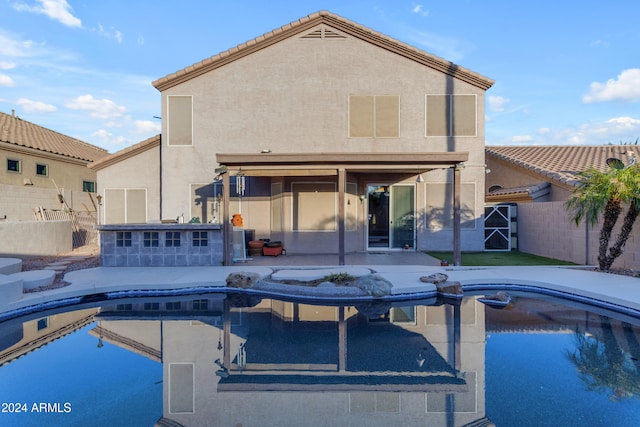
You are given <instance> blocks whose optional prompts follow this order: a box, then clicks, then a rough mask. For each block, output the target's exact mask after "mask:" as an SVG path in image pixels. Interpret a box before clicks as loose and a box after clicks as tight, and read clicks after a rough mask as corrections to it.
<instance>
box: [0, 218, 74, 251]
mask: <svg viewBox="0 0 640 427" xmlns="http://www.w3.org/2000/svg"><path fill="white" fill-rule="evenodd" d="M72 248H73V242H72V230H71V222H69V221H18V222H0V256H12V257H18V258H21V257H27V256H49V255H58V254H61V253H67V252H71V249H72Z"/></svg>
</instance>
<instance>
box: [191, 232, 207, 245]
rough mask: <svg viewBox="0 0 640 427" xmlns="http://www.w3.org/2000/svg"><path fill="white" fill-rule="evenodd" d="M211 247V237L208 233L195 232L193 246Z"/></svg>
mask: <svg viewBox="0 0 640 427" xmlns="http://www.w3.org/2000/svg"><path fill="white" fill-rule="evenodd" d="M208 245H209V235H208V233H207V232H206V231H194V232H193V246H194V247H199V246H208Z"/></svg>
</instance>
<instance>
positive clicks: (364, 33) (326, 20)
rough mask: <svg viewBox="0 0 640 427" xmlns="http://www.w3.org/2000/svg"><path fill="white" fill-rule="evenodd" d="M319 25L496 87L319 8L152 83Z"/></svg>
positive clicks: (164, 84)
mask: <svg viewBox="0 0 640 427" xmlns="http://www.w3.org/2000/svg"><path fill="white" fill-rule="evenodd" d="M319 24H326V25H328V26H331V27H333V28H336V29H338V30H340V31H342V32H344V33H345V34H348V35H349V36H351V37H354V38H358V39H360V40H363V41H366V42H369V43H371V44H374V45H376V46H378V47H380V48H382V49H386V50H388V51H391V52H394V53H396V54H398V55H402V56H404V57H406V58H408V59H410V60H413V61H416V62H418V63H420V64H422V65H424V66H427V67H430V68H433V69H435V70H437V71H440V72H442V73H444V74H447V75H450V76H452V77H454V78H457V79H460V80H462V81H464V82H467V83H469V84H472V85H474V86H476V87H479V88H481V89H483V90H487V89H489V88H490V87H491V86H493V83H494V81H493V80H492V79H490V78H488V77H485V76H483V75H480V74H478V73H476V72H473V71H471V70H468V69H466V68H464V67H461V66H459V65H456V64H454V63H452V62H450V61H447V60H445V59H443V58H440V57H438V56H436V55H433V54H430V53H427V52H425V51H422V50H420V49H418V48H416V47H414V46H410V45H408V44H406V43H403V42H401V41H398V40H396V39H393V38H391V37H389V36H386V35H384V34H382V33H379V32H377V31H374V30H372V29H370V28H368V27H365V26H363V25H360V24H357V23H355V22H353V21H350V20H348V19H346V18H343V17H342V16H339V15H337V14H335V13H332V12H329V11H328V10H320V11H318V12H314V13H312V14H309V15H307V16H305V17H302V18H300V19H298V20H296V21H293V22H291V23H289V24H286V25H283V26H282V27H280V28H276V29H274V30H272V31H270V32H268V33H265V34H263V35H261V36H258V37H256V38H254V39H252V40H249V41H247V42H244V43H241V44H239V45H237V46H235V47H232V48H231V49H228V50H226V51H224V52H220V53H218V54H216V55H214V56H212V57H210V58H207V59H204V60H202V61H200V62H197V63H195V64H193V65H190V66H188V67H185V68H183V69H182V70H179V71H176V72H175V73H172V74H169V75H167V76H165V77H162V78H159V79H157V80H155V81H154V82H153V83H152V84H153V86H154V87H155V88H156V89H158V90H159V91H161V92H162V91H164V90H166V89H169V88H171V87H173V86H176V85H178V84H180V83H183V82H185V81H188V80H190V79H192V78H195V77H198V76H200V75H202V74H205V73H207V72H209V71H212V70H214V69H216V68H219V67H221V66H223V65H226V64H228V63H230V62H233V61H235V60H236V59H240V58H242V57H244V56H247V55H249V54H251V53H253V52H257V51H258V50H261V49H264V48H266V47H268V46H270V45H273V44H275V43H278V42H280V41H282V40H285V39H287V38H290V37H293V36H295V35H297V34H299V33H301V32H303V31H306V30H308V29H310V28H313V27H315V26H317V25H319Z"/></svg>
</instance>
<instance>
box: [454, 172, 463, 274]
mask: <svg viewBox="0 0 640 427" xmlns="http://www.w3.org/2000/svg"><path fill="white" fill-rule="evenodd" d="M461 264H462V255H461V253H460V165H456V166H454V168H453V265H461Z"/></svg>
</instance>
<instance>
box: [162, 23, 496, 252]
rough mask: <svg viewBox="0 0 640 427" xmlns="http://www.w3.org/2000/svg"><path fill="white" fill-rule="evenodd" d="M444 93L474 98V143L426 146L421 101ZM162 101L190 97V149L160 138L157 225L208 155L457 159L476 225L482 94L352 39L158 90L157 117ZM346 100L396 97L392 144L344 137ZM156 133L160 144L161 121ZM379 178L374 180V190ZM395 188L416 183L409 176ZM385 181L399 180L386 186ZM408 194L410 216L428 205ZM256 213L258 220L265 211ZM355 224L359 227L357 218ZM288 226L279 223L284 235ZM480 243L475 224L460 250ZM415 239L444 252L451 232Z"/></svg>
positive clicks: (288, 45)
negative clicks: (463, 157)
mask: <svg viewBox="0 0 640 427" xmlns="http://www.w3.org/2000/svg"><path fill="white" fill-rule="evenodd" d="M309 32H310V31H309ZM446 93H454V94H474V95H476V96H477V118H478V127H477V136H475V137H457V138H447V137H429V138H427V137H425V96H426V95H427V94H446ZM170 95H193V135H194V144H193V146H170V145H167V144H168V143H169V141H167V138H165V139H164V141H163V156H162V161H163V165H162V170H163V189H162V192H163V194H162V200H163V216H164V217H166V218H175V217H177V216H178V215H180V214H181V213H182V212H185V211H186V210H187V209H186V207H188V206H189V205H188V195H189V192H188V184H189V183H199V182H208V181H209V180H212V179H213V177H214V176H215V173H214V169H215V168H216V167H217V164H216V157H215V155H216V153H231V152H236V153H237V152H243V153H256V154H258V153H259V152H260V151H261V150H263V149H269V150H271V152H273V153H287V152H306V153H313V152H442V151H466V152H469V161H468V162H467V164H466V168H465V169H464V170H463V171H462V181H463V182H466V183H475V186H476V197H477V200H476V201H475V218H476V219H478V221H480V218H481V216H482V214H483V210H482V198H483V194H484V114H485V113H484V103H485V100H484V91H483V90H482V89H480V88H477V87H475V86H472V85H470V84H467V83H464V82H461V81H458V80H455V79H452V78H450V77H447V76H445V75H444V74H442V73H440V72H439V71H435V70H433V69H430V68H427V67H425V66H423V65H420V64H418V63H416V62H413V61H411V60H409V59H406V58H404V57H401V56H399V55H397V54H394V53H391V52H388V51H386V50H383V49H380V48H378V47H376V46H373V45H372V44H369V43H366V42H364V41H361V40H359V39H356V38H348V39H341V40H301V39H299V38H297V37H293V38H290V39H286V40H284V41H282V42H279V43H277V44H275V45H272V46H270V47H268V48H265V49H262V50H260V51H258V52H256V53H253V54H251V55H249V56H246V57H243V58H241V59H239V60H237V61H234V62H232V63H230V64H227V65H225V66H223V67H221V68H218V69H216V70H214V71H211V72H209V73H207V74H204V75H201V76H199V77H196V78H194V79H191V80H188V81H186V82H184V83H181V84H179V85H177V86H174V87H172V88H169V89H167V90H165V91H164V92H163V93H162V115H163V118H167V117H168V114H169V113H168V112H167V97H168V96H170ZM349 95H399V96H400V138H379V139H376V138H349V137H348V99H349ZM163 134H164V135H167V120H166V119H165V120H163ZM425 172H426V171H425ZM424 178H425V180H426V181H427V182H439V183H444V182H446V180H447V179H448V177H447V174H446V173H444V172H442V171H441V172H437V171H434V172H430V173H425V174H424ZM388 179H390V178H389V177H384V176H378V177H376V178H375V181H373V182H377V183H381V182H385V181H387V180H388ZM322 180H324V178H323V179H322ZM403 180H406V182H415V176H413V177H404V178H403ZM394 182H400V181H393V182H390V183H394ZM363 184H365V183H363ZM285 191H288V190H287V188H286V186H285ZM421 194H422V196H421ZM417 195H418V196H417V197H418V199H417V200H416V206H417V207H418V210H420V209H424V210H426V209H427V206H428V205H429V204H428V202H427V201H426V200H425V199H424V192H421V191H420V190H418V191H417ZM420 197H422V199H420ZM285 202H286V199H285ZM284 208H285V213H286V212H287V211H289V210H290V209H291V208H290V205H286V206H285V207H284ZM248 209H249V208H248ZM260 211H261V212H262V215H263V217H262V219H264V215H265V214H266V213H267V212H263V209H260ZM244 212H245V207H244V206H243V213H244ZM249 215H250V212H249V211H247V215H246V220H247V222H248V223H249V224H250V225H249V226H250V227H251V228H256V229H260V230H261V228H262V227H263V226H265V224H269V222H261V223H260V225H259V226H257V225H255V224H254V219H253V218H249ZM262 219H261V220H260V221H262ZM359 220H360V222H361V224H362V226H363V227H364V226H365V216H361V217H359ZM290 227H291V226H290V223H287V222H285V233H286V232H287V231H290ZM265 231H268V230H265ZM482 236H483V229H482V225H481V221H480V222H478V224H477V225H476V226H475V227H472V228H465V229H464V230H463V232H462V245H463V248H464V249H467V250H479V249H481V248H482V239H483V237H482ZM285 238H288V239H290V240H291V241H294V240H295V241H296V243H295V245H294V247H291V246H289V247H288V248H287V249H292V250H297V251H301V250H303V248H308V247H310V245H311V244H314V245H316V249H317V251H319V252H325V251H329V252H335V250H336V249H337V243H336V241H335V236H334V238H333V239H331V242H328V240H329V239H328V236H327V235H326V234H321V233H305V234H304V235H302V234H296V235H293V234H290V235H288V236H285ZM355 238H356V239H359V240H355V241H354V240H352V239H349V242H355V243H354V248H356V249H358V250H362V249H364V244H365V242H364V237H361V236H355ZM325 240H327V243H326V244H325ZM418 240H419V243H418V244H419V246H420V247H421V248H430V249H438V248H440V249H450V248H451V245H452V237H451V230H441V231H438V232H437V233H432V234H429V235H428V238H427V237H425V238H424V239H422V241H420V239H418ZM287 245H289V244H288V243H287Z"/></svg>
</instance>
